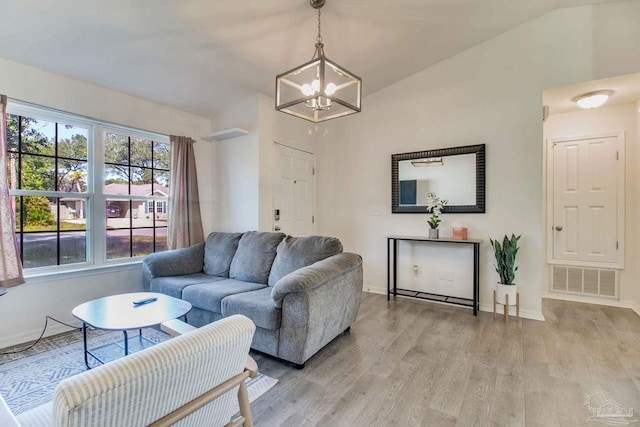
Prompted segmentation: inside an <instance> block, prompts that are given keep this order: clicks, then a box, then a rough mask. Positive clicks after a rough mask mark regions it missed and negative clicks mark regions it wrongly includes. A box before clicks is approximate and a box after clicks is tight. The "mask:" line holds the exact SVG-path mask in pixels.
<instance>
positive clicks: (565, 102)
mask: <svg viewBox="0 0 640 427" xmlns="http://www.w3.org/2000/svg"><path fill="white" fill-rule="evenodd" d="M597 90H612V91H613V94H612V95H611V96H610V97H609V99H608V100H607V102H606V104H604V106H612V105H620V104H631V103H635V102H637V101H638V100H640V73H635V74H627V75H624V76H617V77H612V78H608V79H602V80H593V81H590V82H582V83H577V84H574V85H570V86H563V87H558V88H553V89H547V90H545V91H544V93H543V96H542V99H543V103H544V104H545V105H548V106H549V114H558V113H567V112H571V111H582V108H580V107H578V104H576V103H575V102H573V101H572V99H573V98H574V97H576V96H578V95H582V94H585V93H589V92H594V91H597Z"/></svg>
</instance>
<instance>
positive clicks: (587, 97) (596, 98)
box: [572, 90, 613, 109]
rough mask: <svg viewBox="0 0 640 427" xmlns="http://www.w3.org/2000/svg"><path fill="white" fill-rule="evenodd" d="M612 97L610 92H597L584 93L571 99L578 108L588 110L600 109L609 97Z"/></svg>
mask: <svg viewBox="0 0 640 427" xmlns="http://www.w3.org/2000/svg"><path fill="white" fill-rule="evenodd" d="M611 95H613V91H612V90H597V91H595V92H589V93H584V94H582V95H578V96H576V97H574V98H573V99H572V101H573V102H575V103H576V104H578V106H580V107H582V108H584V109H589V108H598V107H601V106H602V105H603V104H604V103H605V102H607V100H608V99H609V97H610V96H611Z"/></svg>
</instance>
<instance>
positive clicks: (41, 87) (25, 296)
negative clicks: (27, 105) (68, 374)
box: [0, 58, 214, 348]
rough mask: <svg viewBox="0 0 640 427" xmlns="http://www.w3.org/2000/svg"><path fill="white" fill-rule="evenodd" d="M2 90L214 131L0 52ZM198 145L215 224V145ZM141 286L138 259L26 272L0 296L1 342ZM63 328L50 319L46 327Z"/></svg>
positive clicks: (140, 122)
mask: <svg viewBox="0 0 640 427" xmlns="http://www.w3.org/2000/svg"><path fill="white" fill-rule="evenodd" d="M0 92H2V93H4V94H6V95H7V96H8V97H9V98H13V99H19V100H22V101H26V102H31V103H34V104H39V105H42V106H45V107H49V108H54V109H58V110H62V111H66V112H70V113H74V114H80V115H84V116H88V117H93V118H96V119H100V120H104V121H108V122H112V123H117V124H121V125H125V126H131V127H134V128H138V129H144V130H149V131H153V132H158V133H163V134H174V135H185V136H190V137H192V138H196V139H197V138H199V137H200V136H203V135H206V134H208V133H210V131H211V120H210V119H207V118H204V117H199V116H196V115H193V114H189V113H185V112H183V111H180V110H176V109H175V108H171V107H168V106H165V105H160V104H157V103H153V102H149V101H146V100H143V99H140V98H135V97H132V96H129V95H125V94H122V93H119V92H115V91H112V90H108V89H105V88H102V87H99V86H95V85H91V84H88V83H84V82H80V81H77V80H72V79H69V78H66V77H63V76H61V75H58V74H54V73H50V72H47V71H44V70H42V69H39V68H35V67H31V66H27V65H24V64H20V63H17V62H13V61H9V60H6V59H3V58H0ZM10 102H11V101H10ZM195 150H196V157H197V158H196V161H197V168H198V181H199V185H200V188H199V190H200V198H201V201H202V217H203V226H204V228H205V229H212V228H213V225H212V222H211V219H212V215H210V214H209V212H208V209H209V206H211V204H212V197H213V192H212V188H213V182H214V181H213V176H212V174H211V168H210V167H208V159H210V158H211V155H212V154H211V153H212V147H211V145H210V144H209V143H207V142H204V141H200V142H198V143H196V145H195ZM141 289H142V274H141V270H140V266H139V264H135V265H133V266H129V267H127V266H120V267H117V268H107V269H100V270H98V271H85V272H80V273H78V274H75V275H73V274H64V275H57V276H56V275H54V276H49V277H46V278H27V282H26V283H25V284H23V285H20V286H18V287H15V288H11V290H10V291H9V292H8V293H7V294H6V295H4V296H3V297H1V298H0V323H2V324H3V325H7V327H6V328H5V329H4V331H3V334H2V336H0V348H1V347H5V346H8V345H12V344H17V343H20V342H24V341H27V340H30V339H35V338H37V337H38V335H39V334H40V332H41V331H42V327H43V325H44V316H45V315H50V316H52V317H54V318H56V319H59V320H62V321H66V322H73V323H75V324H78V321H77V320H75V319H73V318H72V316H71V310H72V309H73V307H75V306H76V305H78V304H80V303H82V302H85V301H88V300H91V299H95V298H98V297H101V296H105V295H109V294H116V293H122V292H133V291H138V290H141ZM64 329H65V328H61V327H59V325H56V324H50V326H49V327H48V328H47V333H48V334H50V333H55V332H60V331H61V330H64Z"/></svg>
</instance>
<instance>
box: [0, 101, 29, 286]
mask: <svg viewBox="0 0 640 427" xmlns="http://www.w3.org/2000/svg"><path fill="white" fill-rule="evenodd" d="M0 110H1V116H0V287H5V288H9V287H11V286H16V285H19V284H21V283H24V277H23V276H22V262H21V261H20V253H19V252H18V244H17V242H16V235H15V229H16V228H15V217H14V206H13V201H12V199H11V197H10V196H9V177H8V174H7V164H8V158H7V157H8V154H7V97H6V95H0ZM0 291H2V289H0ZM0 294H1V292H0Z"/></svg>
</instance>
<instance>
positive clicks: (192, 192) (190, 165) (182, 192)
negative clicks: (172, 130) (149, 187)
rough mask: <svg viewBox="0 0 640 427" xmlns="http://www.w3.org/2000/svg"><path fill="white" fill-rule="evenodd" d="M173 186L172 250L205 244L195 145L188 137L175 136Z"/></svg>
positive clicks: (172, 139)
mask: <svg viewBox="0 0 640 427" xmlns="http://www.w3.org/2000/svg"><path fill="white" fill-rule="evenodd" d="M170 141H171V184H170V185H169V230H168V234H167V246H168V247H169V249H177V248H186V247H188V246H191V245H195V244H196V243H201V242H203V241H204V234H203V231H202V219H201V217H200V200H199V199H198V178H197V177H196V158H195V154H194V152H193V144H194V143H195V141H194V140H193V139H191V138H187V137H186V136H174V135H171V137H170Z"/></svg>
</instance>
